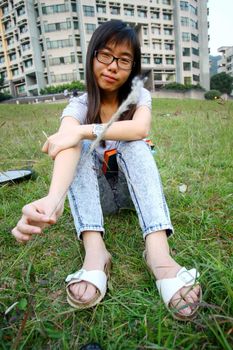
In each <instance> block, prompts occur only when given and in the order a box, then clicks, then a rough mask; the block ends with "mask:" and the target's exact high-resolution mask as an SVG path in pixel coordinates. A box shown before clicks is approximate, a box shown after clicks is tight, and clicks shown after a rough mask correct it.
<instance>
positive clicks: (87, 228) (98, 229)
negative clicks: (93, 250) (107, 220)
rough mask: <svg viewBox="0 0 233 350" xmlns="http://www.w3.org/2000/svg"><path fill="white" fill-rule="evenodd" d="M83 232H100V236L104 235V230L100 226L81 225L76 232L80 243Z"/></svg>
mask: <svg viewBox="0 0 233 350" xmlns="http://www.w3.org/2000/svg"><path fill="white" fill-rule="evenodd" d="M85 231H96V232H100V233H101V234H102V236H104V234H105V230H104V228H103V226H100V225H82V226H80V228H79V230H78V231H77V237H78V239H79V240H80V241H82V237H81V235H82V233H83V232H85Z"/></svg>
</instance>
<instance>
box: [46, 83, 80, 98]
mask: <svg viewBox="0 0 233 350" xmlns="http://www.w3.org/2000/svg"><path fill="white" fill-rule="evenodd" d="M64 90H68V91H73V90H78V91H84V90H85V85H84V84H83V83H82V82H80V81H72V83H66V84H61V85H56V86H55V85H50V86H47V87H45V88H44V89H41V90H40V93H41V95H47V94H48V95H50V94H58V93H60V92H64Z"/></svg>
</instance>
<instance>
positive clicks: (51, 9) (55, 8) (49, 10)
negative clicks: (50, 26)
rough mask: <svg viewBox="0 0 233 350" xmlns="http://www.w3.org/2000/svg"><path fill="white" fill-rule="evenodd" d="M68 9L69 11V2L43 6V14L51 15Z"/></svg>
mask: <svg viewBox="0 0 233 350" xmlns="http://www.w3.org/2000/svg"><path fill="white" fill-rule="evenodd" d="M68 11H69V5H68V4H62V5H52V6H43V7H42V13H43V15H49V14H52V13H60V12H68Z"/></svg>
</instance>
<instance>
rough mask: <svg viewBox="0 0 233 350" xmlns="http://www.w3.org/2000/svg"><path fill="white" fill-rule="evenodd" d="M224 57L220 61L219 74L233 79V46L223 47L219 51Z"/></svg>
mask: <svg viewBox="0 0 233 350" xmlns="http://www.w3.org/2000/svg"><path fill="white" fill-rule="evenodd" d="M218 52H220V53H221V54H222V57H221V58H220V60H219V61H218V73H222V72H224V73H226V74H229V75H231V76H232V77H233V46H222V47H220V48H219V49H218Z"/></svg>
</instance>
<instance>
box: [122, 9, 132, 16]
mask: <svg viewBox="0 0 233 350" xmlns="http://www.w3.org/2000/svg"><path fill="white" fill-rule="evenodd" d="M124 14H125V16H134V10H133V9H126V8H125V9H124Z"/></svg>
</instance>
